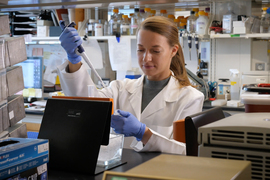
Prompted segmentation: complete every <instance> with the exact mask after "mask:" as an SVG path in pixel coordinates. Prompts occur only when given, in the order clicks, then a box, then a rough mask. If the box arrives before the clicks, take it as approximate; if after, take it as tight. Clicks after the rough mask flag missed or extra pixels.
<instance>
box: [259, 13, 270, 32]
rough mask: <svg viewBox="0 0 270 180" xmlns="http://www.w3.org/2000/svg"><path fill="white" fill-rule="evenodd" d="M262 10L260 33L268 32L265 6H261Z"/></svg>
mask: <svg viewBox="0 0 270 180" xmlns="http://www.w3.org/2000/svg"><path fill="white" fill-rule="evenodd" d="M262 10H263V13H262V18H261V22H260V33H268V30H269V19H268V18H267V17H266V14H267V13H266V11H267V8H262Z"/></svg>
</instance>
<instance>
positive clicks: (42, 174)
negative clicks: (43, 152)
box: [4, 163, 48, 180]
mask: <svg viewBox="0 0 270 180" xmlns="http://www.w3.org/2000/svg"><path fill="white" fill-rule="evenodd" d="M21 179H23V180H26V179H29V180H48V168H47V163H45V164H42V165H41V166H38V167H35V168H32V169H29V170H26V171H24V172H22V173H19V174H16V175H14V176H11V177H9V178H7V179H4V180H21Z"/></svg>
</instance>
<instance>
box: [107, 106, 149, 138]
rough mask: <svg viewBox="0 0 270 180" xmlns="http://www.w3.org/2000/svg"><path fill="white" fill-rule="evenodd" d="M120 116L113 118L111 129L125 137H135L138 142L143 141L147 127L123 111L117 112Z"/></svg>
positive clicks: (113, 116)
mask: <svg viewBox="0 0 270 180" xmlns="http://www.w3.org/2000/svg"><path fill="white" fill-rule="evenodd" d="M117 112H118V113H119V114H120V115H112V116H111V127H112V128H114V131H115V132H116V133H119V134H124V135H125V137H129V136H134V137H136V139H137V141H141V140H142V137H143V135H144V131H145V127H146V125H145V124H143V123H141V122H140V121H139V120H138V119H137V118H136V117H135V116H134V115H133V114H131V113H129V112H125V111H122V110H117Z"/></svg>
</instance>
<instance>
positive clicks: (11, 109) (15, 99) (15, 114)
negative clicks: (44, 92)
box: [8, 95, 25, 126]
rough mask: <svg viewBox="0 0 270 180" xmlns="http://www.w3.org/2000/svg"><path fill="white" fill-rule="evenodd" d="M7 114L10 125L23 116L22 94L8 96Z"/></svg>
mask: <svg viewBox="0 0 270 180" xmlns="http://www.w3.org/2000/svg"><path fill="white" fill-rule="evenodd" d="M8 114H9V122H10V126H14V125H15V124H16V123H17V122H19V121H20V120H22V119H23V118H25V108H24V100H23V96H22V95H13V96H9V97H8Z"/></svg>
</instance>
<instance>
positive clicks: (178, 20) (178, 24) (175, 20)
mask: <svg viewBox="0 0 270 180" xmlns="http://www.w3.org/2000/svg"><path fill="white" fill-rule="evenodd" d="M174 23H175V25H176V27H177V29H178V30H180V19H174Z"/></svg>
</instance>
